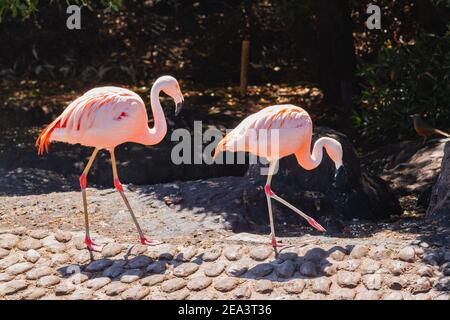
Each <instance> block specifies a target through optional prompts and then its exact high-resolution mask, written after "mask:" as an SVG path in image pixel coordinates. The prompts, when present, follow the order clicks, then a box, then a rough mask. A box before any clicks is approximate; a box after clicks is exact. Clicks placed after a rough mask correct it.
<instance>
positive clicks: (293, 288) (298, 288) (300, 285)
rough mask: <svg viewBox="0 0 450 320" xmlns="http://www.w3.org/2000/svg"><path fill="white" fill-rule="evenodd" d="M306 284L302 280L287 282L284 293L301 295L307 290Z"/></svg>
mask: <svg viewBox="0 0 450 320" xmlns="http://www.w3.org/2000/svg"><path fill="white" fill-rule="evenodd" d="M305 286H306V282H305V280H302V279H295V280H291V281H289V282H287V283H286V284H285V285H284V291H286V292H287V293H290V294H299V293H302V291H303V289H305Z"/></svg>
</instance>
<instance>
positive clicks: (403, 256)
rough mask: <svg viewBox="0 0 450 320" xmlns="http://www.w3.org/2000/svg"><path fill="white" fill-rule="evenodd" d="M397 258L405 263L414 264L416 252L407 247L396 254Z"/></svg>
mask: <svg viewBox="0 0 450 320" xmlns="http://www.w3.org/2000/svg"><path fill="white" fill-rule="evenodd" d="M398 258H399V259H400V260H402V261H405V262H414V261H415V259H416V252H415V250H414V248H413V247H411V246H407V247H404V248H402V249H401V250H400V251H399V252H398Z"/></svg>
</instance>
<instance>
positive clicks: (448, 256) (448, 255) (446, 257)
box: [0, 250, 450, 262]
mask: <svg viewBox="0 0 450 320" xmlns="http://www.w3.org/2000/svg"><path fill="white" fill-rule="evenodd" d="M0 256H1V255H0ZM442 258H443V260H444V262H450V250H447V251H445V252H444V253H443V255H442Z"/></svg>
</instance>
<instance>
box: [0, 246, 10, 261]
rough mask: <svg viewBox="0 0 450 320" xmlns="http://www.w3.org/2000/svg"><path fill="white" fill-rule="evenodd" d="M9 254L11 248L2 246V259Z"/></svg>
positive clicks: (0, 252) (0, 249) (0, 255)
mask: <svg viewBox="0 0 450 320" xmlns="http://www.w3.org/2000/svg"><path fill="white" fill-rule="evenodd" d="M8 254H9V250H7V249H3V248H0V259H2V258H4V257H6V256H7V255H8Z"/></svg>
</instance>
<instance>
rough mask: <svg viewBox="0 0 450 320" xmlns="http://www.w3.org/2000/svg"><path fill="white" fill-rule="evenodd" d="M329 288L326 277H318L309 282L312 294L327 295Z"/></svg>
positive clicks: (328, 280)
mask: <svg viewBox="0 0 450 320" xmlns="http://www.w3.org/2000/svg"><path fill="white" fill-rule="evenodd" d="M330 287H331V280H330V279H328V278H326V277H320V278H317V279H313V280H311V290H312V292H314V293H322V294H329V293H330Z"/></svg>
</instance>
